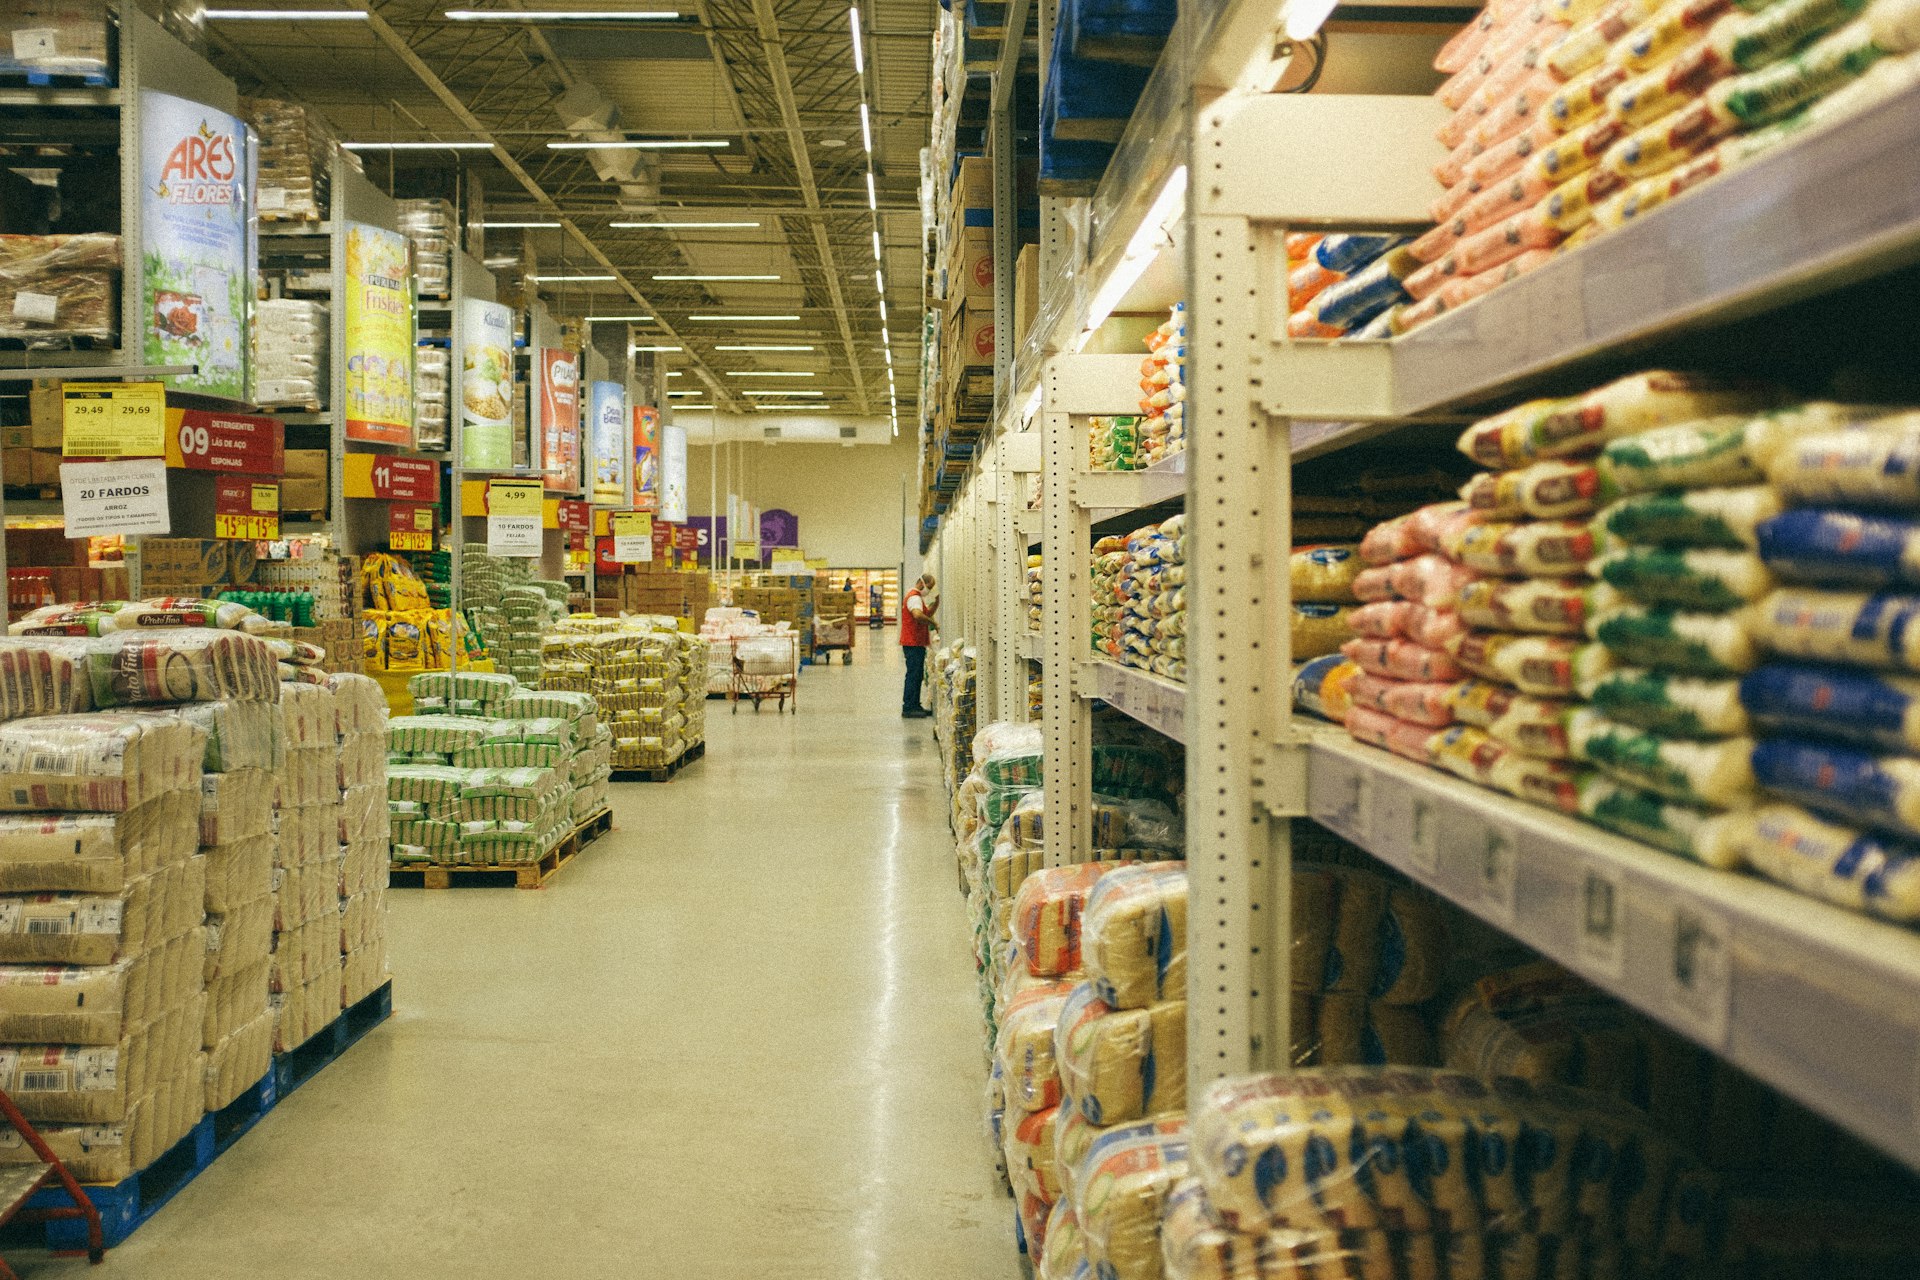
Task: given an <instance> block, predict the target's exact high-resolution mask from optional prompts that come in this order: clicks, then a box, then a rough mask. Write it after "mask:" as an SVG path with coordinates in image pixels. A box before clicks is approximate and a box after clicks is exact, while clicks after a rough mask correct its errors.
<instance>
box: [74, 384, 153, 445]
mask: <svg viewBox="0 0 1920 1280" xmlns="http://www.w3.org/2000/svg"><path fill="white" fill-rule="evenodd" d="M60 424H61V431H60V452H61V453H62V454H64V455H65V456H67V457H69V458H158V457H160V456H161V455H162V454H164V453H165V452H166V450H167V388H166V386H165V385H164V384H162V383H158V382H68V383H64V384H62V385H61V388H60Z"/></svg>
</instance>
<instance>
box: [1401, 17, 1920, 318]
mask: <svg viewBox="0 0 1920 1280" xmlns="http://www.w3.org/2000/svg"><path fill="white" fill-rule="evenodd" d="M1863 9H1864V10H1865V12H1864V14H1863V13H1862V10H1863ZM1916 14H1920V5H1916V4H1915V3H1913V0H1879V2H1878V3H1873V4H1863V3H1859V2H1854V0H1737V2H1736V0H1669V2H1668V3H1666V4H1658V3H1654V2H1653V0H1612V2H1611V3H1608V2H1607V0H1545V2H1544V3H1528V2H1527V0H1502V2H1501V3H1498V4H1493V5H1489V6H1488V8H1487V10H1486V11H1485V13H1483V14H1482V16H1481V18H1480V19H1479V20H1478V21H1476V22H1474V23H1473V24H1471V25H1470V26H1469V27H1467V28H1466V29H1465V30H1464V31H1462V32H1461V34H1460V36H1459V37H1457V38H1456V39H1455V40H1453V41H1451V42H1449V44H1448V45H1447V46H1446V47H1445V48H1444V49H1443V50H1442V51H1441V53H1440V56H1439V58H1438V59H1437V60H1436V63H1435V65H1436V66H1437V67H1438V68H1439V69H1440V70H1442V71H1445V72H1448V73H1450V76H1451V78H1450V79H1449V80H1448V81H1447V82H1446V83H1445V84H1444V85H1442V86H1441V88H1440V90H1439V93H1438V96H1439V97H1440V99H1441V100H1442V101H1443V102H1444V103H1445V104H1446V105H1447V106H1449V107H1451V108H1453V109H1454V114H1453V115H1452V116H1451V117H1450V118H1449V119H1448V120H1447V122H1446V124H1445V125H1443V126H1442V128H1441V129H1440V131H1439V137H1440V140H1441V141H1442V142H1443V143H1444V144H1445V145H1447V146H1448V147H1449V148H1451V151H1450V154H1449V155H1448V157H1447V159H1446V160H1445V161H1444V162H1442V163H1441V164H1440V165H1439V166H1438V167H1437V168H1436V170H1435V176H1436V177H1438V178H1439V180H1440V182H1441V184H1442V185H1443V186H1444V187H1445V188H1446V189H1447V190H1446V194H1445V195H1444V196H1442V197H1441V198H1440V200H1439V201H1437V202H1436V204H1435V206H1434V209H1433V216H1434V218H1435V220H1436V221H1437V222H1438V223H1439V226H1438V227H1436V228H1435V230H1434V231H1433V232H1431V233H1430V234H1428V235H1426V236H1423V237H1421V238H1420V239H1419V240H1418V241H1416V242H1415V243H1414V244H1413V245H1412V246H1411V247H1410V249H1409V253H1410V254H1411V255H1412V256H1413V257H1415V258H1417V259H1418V260H1419V261H1421V262H1424V263H1426V264H1427V265H1425V266H1424V267H1422V268H1421V269H1420V270H1419V271H1417V272H1415V273H1413V274H1412V275H1411V276H1410V277H1409V278H1407V279H1406V281H1405V285H1404V287H1405V289H1406V292H1407V293H1408V294H1409V295H1411V296H1412V298H1414V299H1415V301H1414V302H1413V303H1412V304H1410V305H1408V306H1406V307H1404V308H1402V309H1401V310H1400V311H1399V312H1398V313H1397V314H1396V315H1395V316H1394V318H1393V320H1392V321H1391V324H1392V327H1393V328H1394V330H1395V331H1397V332H1404V331H1406V330H1407V329H1410V328H1412V327H1414V326H1416V325H1418V324H1421V323H1423V322H1425V321H1426V320H1429V319H1431V318H1432V317H1433V316H1435V315H1439V314H1441V313H1442V312H1444V311H1447V310H1450V309H1452V308H1454V307H1458V306H1460V305H1462V304H1463V303H1465V302H1467V301H1469V300H1471V299H1473V298H1476V297H1478V296H1480V295H1481V294H1484V293H1486V292H1487V291H1489V290H1490V289H1493V288H1495V287H1497V286H1498V285H1500V284H1502V283H1504V282H1506V281H1507V280H1510V279H1513V278H1515V277H1516V276H1518V275H1520V274H1523V273H1524V272H1526V271H1528V270H1531V269H1532V268H1534V267H1537V266H1539V265H1540V263H1542V262H1544V261H1546V260H1547V258H1548V257H1550V256H1551V252H1552V251H1553V250H1554V249H1556V248H1557V247H1559V246H1561V245H1562V244H1565V243H1577V242H1579V241H1581V240H1584V239H1588V238H1591V237H1592V236H1594V235H1597V234H1601V233H1602V232H1604V231H1606V230H1608V229H1611V228H1612V227H1616V226H1619V225H1620V224H1621V223H1623V222H1625V221H1627V220H1629V219H1631V218H1632V217H1634V216H1636V215H1637V214H1638V213H1640V212H1642V211H1644V210H1645V209H1647V208H1651V207H1653V206H1654V205H1656V204H1658V203H1660V202H1662V201H1664V200H1667V199H1670V198H1672V197H1673V196H1676V195H1678V194H1680V193H1681V192H1684V191H1687V190H1689V189H1691V188H1692V187H1695V186H1698V185H1699V184H1700V183H1702V182H1705V181H1707V180H1709V179H1711V178H1712V177H1714V176H1716V175H1717V174H1719V173H1722V172H1726V171H1728V170H1730V169H1733V168H1735V167H1737V166H1739V165H1740V164H1743V163H1745V162H1746V161H1748V160H1750V159H1752V158H1753V157H1754V156H1757V155H1759V154H1762V153H1763V152H1765V151H1766V150H1768V149H1770V148H1771V147H1773V146H1775V145H1777V144H1778V143H1780V142H1782V141H1784V140H1785V139H1787V138H1788V137H1791V136H1792V135H1793V134H1794V133H1796V132H1798V131H1800V130H1801V129H1803V128H1805V127H1806V126H1807V125H1809V124H1812V123H1818V122H1819V121H1820V120H1821V119H1822V118H1826V117H1830V116H1832V115H1835V114H1838V113H1841V112H1845V111H1852V110H1859V109H1862V108H1864V107H1866V106H1868V105H1871V104H1872V103H1873V102H1874V101H1877V100H1879V99H1880V98H1881V97H1883V96H1884V95H1885V94H1886V93H1888V92H1890V91H1892V90H1893V89H1897V88H1898V87H1899V86H1900V85H1901V84H1906V83H1911V82H1912V78H1913V75H1914V71H1913V69H1912V68H1910V67H1909V66H1906V65H1903V66H1902V67H1901V68H1900V70H1899V72H1898V73H1896V74H1894V75H1891V76H1882V77H1875V78H1874V80H1875V83H1873V84H1871V85H1863V86H1861V88H1859V89H1857V90H1843V93H1842V95H1841V97H1840V99H1839V100H1838V101H1836V102H1835V103H1834V104H1832V107H1831V108H1817V109H1815V110H1812V111H1808V110H1804V108H1806V107H1807V106H1808V104H1810V103H1817V102H1818V101H1819V100H1820V99H1822V98H1824V97H1826V96H1827V95H1829V94H1832V93H1833V92H1834V91H1835V90H1836V89H1842V88H1843V86H1848V85H1849V84H1850V82H1857V81H1859V80H1860V79H1861V77H1862V76H1864V75H1866V74H1867V73H1868V72H1869V70H1870V69H1871V68H1872V67H1873V66H1874V64H1875V63H1877V62H1879V61H1881V60H1882V59H1883V58H1887V57H1889V56H1899V55H1905V54H1908V53H1910V52H1911V51H1912V50H1914V49H1915V48H1916V47H1920V20H1916ZM1901 61H1902V63H1903V64H1905V63H1908V62H1909V61H1910V60H1909V59H1906V58H1904V57H1902V59H1901Z"/></svg>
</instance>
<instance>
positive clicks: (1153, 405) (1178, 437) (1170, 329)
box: [1136, 302, 1187, 467]
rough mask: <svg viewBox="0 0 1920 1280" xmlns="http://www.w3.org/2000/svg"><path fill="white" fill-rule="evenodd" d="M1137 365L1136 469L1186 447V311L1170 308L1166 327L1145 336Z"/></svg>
mask: <svg viewBox="0 0 1920 1280" xmlns="http://www.w3.org/2000/svg"><path fill="white" fill-rule="evenodd" d="M1147 351H1148V352H1149V354H1148V356H1147V358H1146V359H1145V360H1143V361H1142V362H1141V364H1140V395H1141V399H1140V412H1141V413H1142V414H1144V415H1145V416H1144V417H1143V418H1141V419H1140V421H1139V424H1138V431H1139V442H1138V450H1137V453H1136V456H1137V457H1138V459H1139V465H1141V466H1143V467H1150V466H1152V465H1153V464H1154V463H1156V462H1159V461H1161V460H1163V459H1166V458H1171V457H1172V456H1173V455H1174V454H1176V453H1183V452H1185V451H1186V447H1187V308H1186V304H1185V303H1180V302H1176V303H1174V304H1173V311H1172V314H1171V315H1169V316H1168V317H1167V321H1166V323H1165V324H1162V325H1161V326H1160V327H1159V328H1157V329H1155V330H1154V331H1153V332H1152V333H1150V334H1148V335H1147Z"/></svg>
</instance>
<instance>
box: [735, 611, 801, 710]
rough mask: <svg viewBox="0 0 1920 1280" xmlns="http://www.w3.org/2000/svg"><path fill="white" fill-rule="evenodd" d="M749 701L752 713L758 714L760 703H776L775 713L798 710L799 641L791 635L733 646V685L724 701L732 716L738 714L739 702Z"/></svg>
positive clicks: (754, 639) (759, 638)
mask: <svg viewBox="0 0 1920 1280" xmlns="http://www.w3.org/2000/svg"><path fill="white" fill-rule="evenodd" d="M742 698H749V699H751V700H752V701H753V709H754V710H755V711H756V712H757V711H759V710H760V703H761V701H762V700H763V699H767V698H772V699H775V700H776V701H777V702H778V707H777V710H779V711H785V710H786V709H787V701H788V699H792V701H793V709H794V710H795V711H796V712H797V711H799V709H800V637H799V636H798V635H797V634H795V633H793V632H780V633H776V634H774V635H767V636H750V637H747V638H745V639H741V640H735V641H734V642H733V683H732V685H731V686H730V687H729V689H728V691H727V701H728V702H730V703H732V704H733V713H734V714H735V715H738V714H740V700H741V699H742Z"/></svg>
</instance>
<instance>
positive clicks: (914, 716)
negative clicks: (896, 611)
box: [900, 573, 940, 720]
mask: <svg viewBox="0 0 1920 1280" xmlns="http://www.w3.org/2000/svg"><path fill="white" fill-rule="evenodd" d="M933 586H934V583H933V575H932V574H930V573H923V574H921V575H920V576H919V578H917V579H915V581H914V584H913V587H912V588H911V589H910V590H909V591H908V592H907V598H906V599H905V600H903V601H901V602H900V651H901V652H902V653H904V654H906V656H907V685H906V688H905V689H904V690H903V691H902V692H901V694H900V714H901V715H903V716H905V717H907V718H908V719H909V720H918V719H921V718H922V717H925V716H930V715H932V714H933V712H931V711H928V710H926V709H925V708H923V707H921V705H920V686H921V685H922V684H924V683H925V682H926V678H927V638H928V633H930V632H932V631H935V630H937V629H938V626H937V624H936V623H935V622H934V620H933V615H934V614H935V613H936V612H938V611H939V609H940V598H939V597H938V596H936V595H934V594H933Z"/></svg>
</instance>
